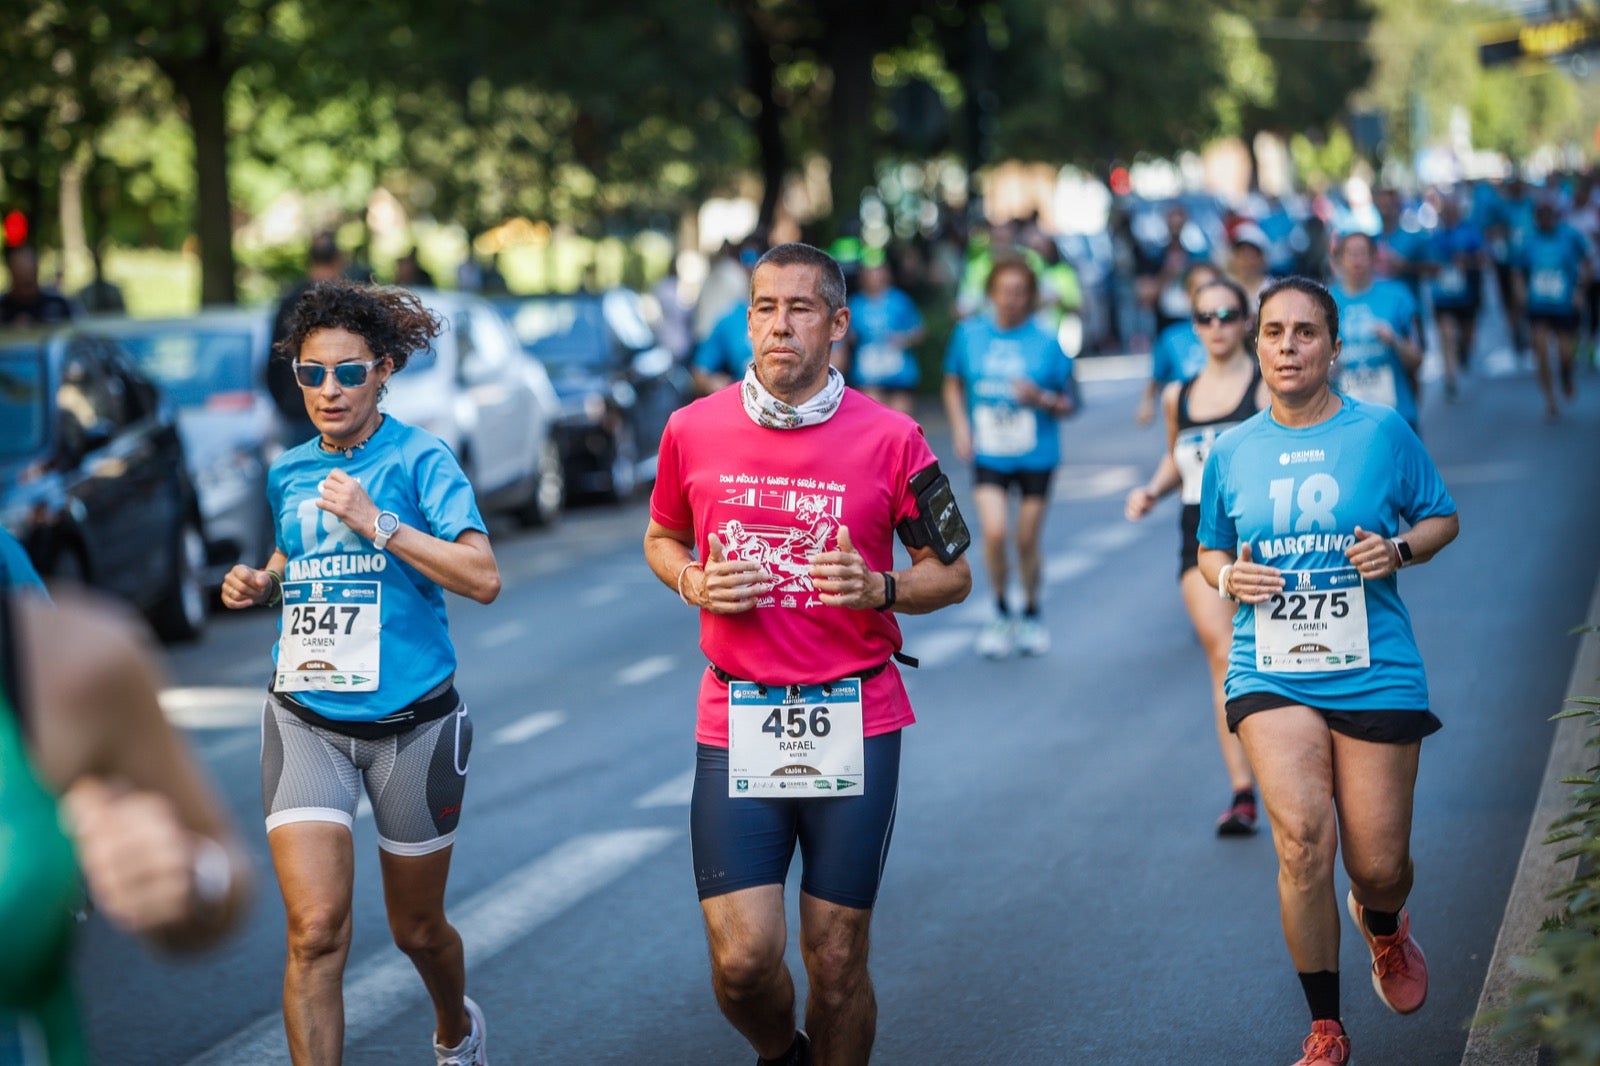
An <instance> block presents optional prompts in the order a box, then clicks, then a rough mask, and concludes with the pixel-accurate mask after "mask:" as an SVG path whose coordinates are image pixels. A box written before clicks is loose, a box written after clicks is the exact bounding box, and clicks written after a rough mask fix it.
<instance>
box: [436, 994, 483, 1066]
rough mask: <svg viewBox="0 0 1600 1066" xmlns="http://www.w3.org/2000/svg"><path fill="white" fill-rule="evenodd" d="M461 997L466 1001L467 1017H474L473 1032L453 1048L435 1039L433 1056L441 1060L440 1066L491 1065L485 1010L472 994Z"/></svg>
mask: <svg viewBox="0 0 1600 1066" xmlns="http://www.w3.org/2000/svg"><path fill="white" fill-rule="evenodd" d="M461 998H462V999H463V1000H465V1001H466V1006H467V1017H468V1018H471V1019H472V1032H470V1033H468V1034H467V1038H466V1039H465V1040H463V1041H461V1043H460V1044H459V1045H458V1046H456V1047H453V1048H445V1047H440V1046H439V1041H438V1040H435V1041H434V1042H433V1056H434V1058H436V1059H438V1060H439V1061H438V1066H489V1030H488V1028H487V1027H486V1026H485V1025H484V1024H483V1011H482V1010H480V1009H478V1005H477V1004H476V1003H474V1002H473V1001H472V997H471V996H463V997H461Z"/></svg>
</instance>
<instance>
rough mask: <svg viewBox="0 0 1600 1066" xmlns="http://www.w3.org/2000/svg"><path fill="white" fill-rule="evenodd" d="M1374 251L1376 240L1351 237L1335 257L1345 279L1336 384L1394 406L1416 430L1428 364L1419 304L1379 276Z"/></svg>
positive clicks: (1337, 292)
mask: <svg viewBox="0 0 1600 1066" xmlns="http://www.w3.org/2000/svg"><path fill="white" fill-rule="evenodd" d="M1373 252H1374V248H1373V243H1372V238H1371V237H1369V236H1367V235H1366V234H1365V233H1347V234H1345V236H1344V238H1343V239H1342V240H1340V242H1339V250H1338V253H1337V254H1336V256H1335V265H1336V266H1337V267H1338V270H1339V279H1340V280H1339V284H1337V285H1335V286H1333V298H1334V299H1335V300H1336V301H1338V304H1339V321H1340V329H1341V331H1342V334H1343V340H1344V350H1343V352H1342V353H1341V354H1340V356H1339V362H1338V364H1337V366H1336V373H1337V375H1338V377H1337V381H1336V384H1337V386H1338V388H1339V391H1340V392H1343V393H1346V394H1347V395H1350V396H1354V397H1355V398H1356V399H1358V400H1365V401H1367V402H1369V403H1378V404H1383V405H1384V406H1385V407H1392V408H1394V409H1395V410H1396V411H1398V412H1400V417H1401V418H1403V419H1405V420H1406V422H1407V423H1409V424H1410V425H1411V427H1412V428H1413V429H1415V428H1416V425H1417V391H1416V388H1417V382H1416V374H1417V371H1418V369H1419V368H1420V367H1421V366H1422V345H1421V343H1420V342H1419V340H1418V337H1419V336H1420V331H1419V330H1418V328H1417V303H1416V301H1415V300H1413V299H1412V298H1411V293H1410V291H1409V290H1407V289H1406V287H1405V285H1403V284H1402V283H1400V282H1398V281H1390V280H1388V279H1386V278H1378V277H1376V276H1374V273H1373V270H1374V261H1373Z"/></svg>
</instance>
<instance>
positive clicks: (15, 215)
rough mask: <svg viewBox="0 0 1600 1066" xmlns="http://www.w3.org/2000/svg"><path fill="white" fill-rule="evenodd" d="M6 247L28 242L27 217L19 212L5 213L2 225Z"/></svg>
mask: <svg viewBox="0 0 1600 1066" xmlns="http://www.w3.org/2000/svg"><path fill="white" fill-rule="evenodd" d="M4 227H5V235H6V247H7V248H12V247H15V246H16V245H19V244H25V243H27V240H28V216H27V215H24V214H23V213H22V212H21V211H7V212H6V220H5V223H4Z"/></svg>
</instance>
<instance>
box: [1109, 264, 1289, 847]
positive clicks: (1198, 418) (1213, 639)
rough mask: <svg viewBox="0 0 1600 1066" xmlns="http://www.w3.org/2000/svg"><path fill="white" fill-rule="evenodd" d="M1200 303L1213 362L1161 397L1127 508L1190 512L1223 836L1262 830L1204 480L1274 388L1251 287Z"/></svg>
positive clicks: (1184, 516) (1230, 284) (1181, 575)
mask: <svg viewBox="0 0 1600 1066" xmlns="http://www.w3.org/2000/svg"><path fill="white" fill-rule="evenodd" d="M1193 300H1194V316H1193V319H1194V327H1195V329H1197V330H1199V331H1200V333H1201V336H1202V337H1204V339H1205V346H1206V355H1207V358H1206V364H1205V366H1204V367H1202V368H1201V370H1200V373H1199V374H1197V375H1196V376H1195V377H1194V378H1193V379H1192V380H1190V381H1185V382H1181V383H1180V382H1173V383H1172V384H1171V385H1168V386H1167V388H1166V391H1165V392H1163V393H1162V394H1161V409H1162V411H1163V412H1164V414H1165V415H1166V424H1167V447H1166V450H1165V451H1164V452H1162V454H1161V462H1160V463H1159V464H1158V465H1157V466H1156V472H1155V474H1154V475H1153V476H1152V477H1151V478H1150V480H1149V481H1147V482H1146V483H1145V484H1143V485H1140V486H1138V487H1136V488H1134V489H1133V490H1132V491H1130V492H1129V493H1128V498H1127V501H1126V503H1125V504H1124V505H1123V513H1124V514H1125V515H1126V516H1127V518H1128V521H1130V522H1137V521H1139V520H1140V519H1141V518H1143V517H1144V516H1145V515H1147V514H1149V513H1150V509H1151V508H1153V507H1154V506H1155V505H1156V502H1157V501H1158V500H1160V499H1161V497H1163V496H1165V495H1166V494H1167V493H1169V492H1172V491H1173V490H1174V489H1177V490H1179V495H1180V497H1181V499H1182V501H1183V510H1182V512H1181V515H1180V518H1179V526H1180V530H1181V537H1182V540H1181V543H1180V547H1179V556H1178V586H1179V589H1180V591H1181V593H1182V595H1183V604H1184V606H1185V607H1186V608H1187V609H1188V611H1189V620H1190V621H1191V622H1193V623H1194V632H1195V636H1197V637H1199V638H1200V645H1201V647H1203V648H1204V649H1205V653H1206V661H1207V663H1208V664H1209V665H1210V667H1211V688H1212V708H1213V712H1214V720H1215V722H1216V726H1217V739H1218V742H1219V743H1220V744H1221V746H1222V762H1223V766H1224V767H1225V768H1226V770H1227V773H1228V783H1229V785H1230V786H1232V789H1233V798H1232V799H1231V800H1230V801H1229V803H1228V807H1227V809H1226V810H1224V811H1223V812H1222V816H1221V817H1220V818H1218V819H1217V835H1218V836H1249V835H1251V834H1252V833H1254V832H1255V831H1256V816H1257V811H1256V790H1255V779H1254V778H1253V777H1252V776H1251V774H1250V761H1249V760H1248V759H1246V758H1245V754H1244V747H1243V745H1241V744H1240V743H1239V738H1238V737H1236V736H1234V735H1233V732H1232V730H1230V729H1229V728H1228V716H1227V711H1226V709H1225V707H1224V696H1223V690H1222V684H1223V678H1224V677H1225V676H1226V675H1227V672H1228V651H1229V648H1230V646H1231V644H1232V642H1233V611H1231V610H1229V608H1228V604H1227V603H1225V602H1223V601H1221V600H1218V599H1217V594H1216V589H1215V588H1213V587H1212V586H1211V585H1209V584H1207V583H1206V580H1205V578H1204V577H1202V576H1201V574H1200V542H1199V541H1198V540H1197V539H1196V537H1197V532H1198V530H1199V528H1200V479H1201V475H1202V473H1203V472H1204V470H1205V462H1206V457H1207V456H1208V455H1210V454H1211V446H1212V445H1213V444H1214V443H1215V442H1216V440H1217V438H1219V437H1220V436H1221V435H1222V434H1224V433H1226V432H1227V431H1228V430H1230V429H1232V428H1233V427H1234V426H1237V425H1239V424H1240V423H1241V422H1243V421H1244V420H1245V419H1247V418H1249V417H1250V416H1251V415H1253V414H1255V413H1256V412H1257V411H1259V410H1261V408H1262V407H1263V406H1264V405H1265V403H1266V397H1267V390H1266V386H1265V385H1264V384H1262V381H1261V374H1260V372H1259V369H1258V367H1257V366H1256V361H1255V357H1254V356H1253V355H1252V354H1251V353H1250V349H1249V347H1248V346H1247V344H1246V341H1247V340H1248V338H1249V335H1250V320H1251V314H1250V310H1251V301H1250V298H1249V297H1248V296H1246V295H1245V290H1244V288H1243V287H1242V286H1240V285H1239V284H1237V283H1236V282H1234V281H1233V280H1232V279H1231V278H1213V279H1212V280H1211V281H1209V282H1207V283H1206V284H1204V285H1202V286H1200V288H1199V289H1198V290H1197V291H1196V292H1195V294H1194V297H1193Z"/></svg>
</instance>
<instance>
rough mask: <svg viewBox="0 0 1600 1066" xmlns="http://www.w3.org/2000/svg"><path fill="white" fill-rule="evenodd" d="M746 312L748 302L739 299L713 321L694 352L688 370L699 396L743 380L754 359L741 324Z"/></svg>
mask: <svg viewBox="0 0 1600 1066" xmlns="http://www.w3.org/2000/svg"><path fill="white" fill-rule="evenodd" d="M749 310H750V301H749V299H748V298H741V299H740V300H739V302H738V303H736V304H734V305H733V307H731V308H729V310H728V312H727V313H726V314H724V315H723V316H722V317H721V318H719V319H717V323H716V325H714V326H712V327H711V332H710V333H708V334H707V335H706V339H705V340H703V341H701V342H700V345H699V347H697V348H696V349H695V350H694V361H693V363H692V364H691V365H690V367H689V370H690V373H692V374H693V375H694V383H695V388H697V389H699V390H700V393H701V395H710V394H711V393H713V392H716V391H717V390H718V389H720V388H722V387H724V386H726V385H730V384H732V383H733V382H735V381H737V380H739V379H740V378H742V377H744V368H745V367H747V366H749V365H750V360H751V359H752V358H754V356H753V354H752V352H751V350H750V327H749V326H748V325H747V324H746V322H745V317H746V315H747V314H748V313H749Z"/></svg>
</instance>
